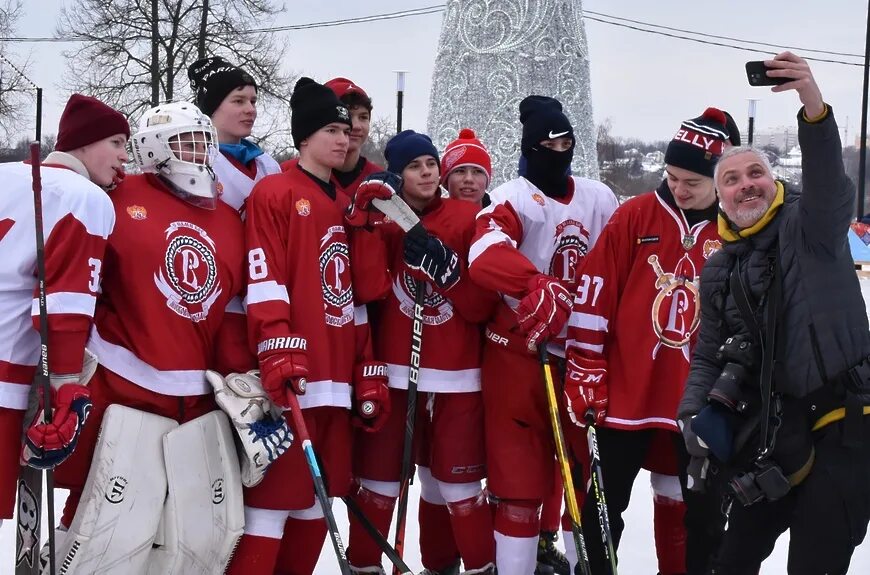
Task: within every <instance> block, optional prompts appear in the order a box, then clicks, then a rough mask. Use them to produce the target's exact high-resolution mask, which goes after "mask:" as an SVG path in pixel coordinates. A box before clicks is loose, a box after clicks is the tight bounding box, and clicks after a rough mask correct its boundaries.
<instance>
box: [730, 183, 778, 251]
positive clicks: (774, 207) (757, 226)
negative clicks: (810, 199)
mask: <svg viewBox="0 0 870 575" xmlns="http://www.w3.org/2000/svg"><path fill="white" fill-rule="evenodd" d="M784 201H785V188H784V187H783V186H782V182H780V181H779V180H776V196H775V197H774V198H773V202H772V203H771V204H770V207H769V208H767V212H766V213H765V214H764V215H763V216H761V219H760V220H758V221H757V222H755V223H754V224H753V225H751V226H749V227H748V228H746V229H743V230H738V231H734V230H733V229H732V228H731V224H730V222H729V221H728V220H727V219H726V218H725V215H724V214H722V213H720V214H719V237H721V238H722V239H723V240H725V241H726V242H736V241H737V240H741V239H743V238H746V237H749V236H751V235H752V234H757V233H758V232H760V231H761V230H763V229H764V226H766V225H767V224H768V223H769V222H770V220H772V219H773V217H774V216H775V215H776V213H777V212H778V211H779V208H780V207H781V206H782V204H783V202H784Z"/></svg>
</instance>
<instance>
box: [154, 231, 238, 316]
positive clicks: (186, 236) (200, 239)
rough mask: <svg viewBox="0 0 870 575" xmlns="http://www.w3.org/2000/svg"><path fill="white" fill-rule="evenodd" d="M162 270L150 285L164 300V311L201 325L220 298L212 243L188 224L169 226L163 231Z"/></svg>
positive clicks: (202, 233)
mask: <svg viewBox="0 0 870 575" xmlns="http://www.w3.org/2000/svg"><path fill="white" fill-rule="evenodd" d="M166 240H167V241H168V242H169V245H168V246H167V247H166V254H165V256H164V259H163V266H162V267H161V268H160V270H159V271H158V272H157V273H156V274H154V283H155V285H156V286H157V289H159V290H160V293H162V294H163V295H164V296H165V297H166V307H168V308H169V309H171V310H172V311H174V312H175V313H177V314H178V315H180V316H181V317H183V318H185V319H189V320H192V321H204V320H205V319H206V318H207V317H208V312H209V310H210V309H211V307H212V306H213V305H214V303H215V301H217V299H218V297H220V295H221V292H222V291H223V290H222V288H221V284H220V280H219V279H218V273H217V261H216V258H215V245H214V241H213V240H212V239H211V237H209V235H208V232H206V231H205V230H204V229H202V228H201V227H199V226H197V225H195V224H191V223H190V222H172V223H171V224H169V227H168V228H166Z"/></svg>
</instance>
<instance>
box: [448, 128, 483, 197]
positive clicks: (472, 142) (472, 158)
mask: <svg viewBox="0 0 870 575" xmlns="http://www.w3.org/2000/svg"><path fill="white" fill-rule="evenodd" d="M462 166H475V167H477V168H480V169H482V170H483V171H484V172H486V185H487V186H489V182H490V180H492V160H490V158H489V152H487V151H486V146H484V145H483V144H482V143H481V142H480V140H478V139H477V136H475V135H474V130H471V129H469V128H463V129H462V130H460V131H459V137H458V138H456V139H455V140H453V141H452V142H450V143H449V144H447V147H446V148H445V149H444V155H443V156H442V157H441V174H442V176H441V183H442V184H443V183H444V182H446V181H447V176H449V175H450V172H452V171H453V170H455V169H456V168H461V167H462Z"/></svg>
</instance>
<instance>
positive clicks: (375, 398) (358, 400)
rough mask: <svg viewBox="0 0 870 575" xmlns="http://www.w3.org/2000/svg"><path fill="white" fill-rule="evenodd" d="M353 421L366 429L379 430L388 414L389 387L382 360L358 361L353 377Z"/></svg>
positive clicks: (385, 368)
mask: <svg viewBox="0 0 870 575" xmlns="http://www.w3.org/2000/svg"><path fill="white" fill-rule="evenodd" d="M353 395H354V415H353V423H354V425H356V426H357V427H361V428H363V429H364V430H366V431H371V432H375V431H378V430H380V429H381V428H382V427H383V426H384V424H385V423H386V422H387V419H388V418H389V416H390V388H389V387H388V384H387V364H386V363H384V362H382V361H363V362H361V363H358V364H357V366H356V369H355V370H354V378H353Z"/></svg>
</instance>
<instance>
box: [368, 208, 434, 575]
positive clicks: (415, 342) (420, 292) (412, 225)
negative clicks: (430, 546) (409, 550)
mask: <svg viewBox="0 0 870 575" xmlns="http://www.w3.org/2000/svg"><path fill="white" fill-rule="evenodd" d="M372 204H373V205H374V206H375V207H376V208H377V209H378V210H380V211H381V212H382V213H383V214H384V215H386V216H388V217H389V218H390V219H392V220H393V221H394V222H396V223H397V224H398V225H399V227H401V228H402V229H403V230H405V233H406V234H425V233H426V230H425V229H424V228H423V223H422V222H421V221H420V218H419V217H418V216H417V214H416V213H414V210H412V209H411V207H410V206H408V204H406V203H405V201H404V200H403V199H402V198H401V197H399V196H398V195H397V194H393V196H392V197H391V198H390V199H388V200H381V199H373V200H372ZM425 299H426V283H425V282H424V281H423V280H417V281H415V282H414V314H413V317H412V318H411V361H410V367H409V371H408V411H407V418H406V420H405V444H404V446H403V448H402V474H401V479H400V485H399V505H398V512H397V514H396V536H395V539H394V541H395V548H396V552H397V554H398V555H399V557H402V555H403V553H404V550H405V526H406V524H407V519H408V491H409V488H410V485H411V480H412V479H413V476H414V466H413V462H412V461H411V458H412V456H413V445H414V424H415V423H416V419H417V381H418V379H419V377H420V353H421V350H422V348H423V302H424V301H425ZM393 575H401V573H400V572H399V568H398V567H396V566H395V564H394V565H393Z"/></svg>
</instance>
